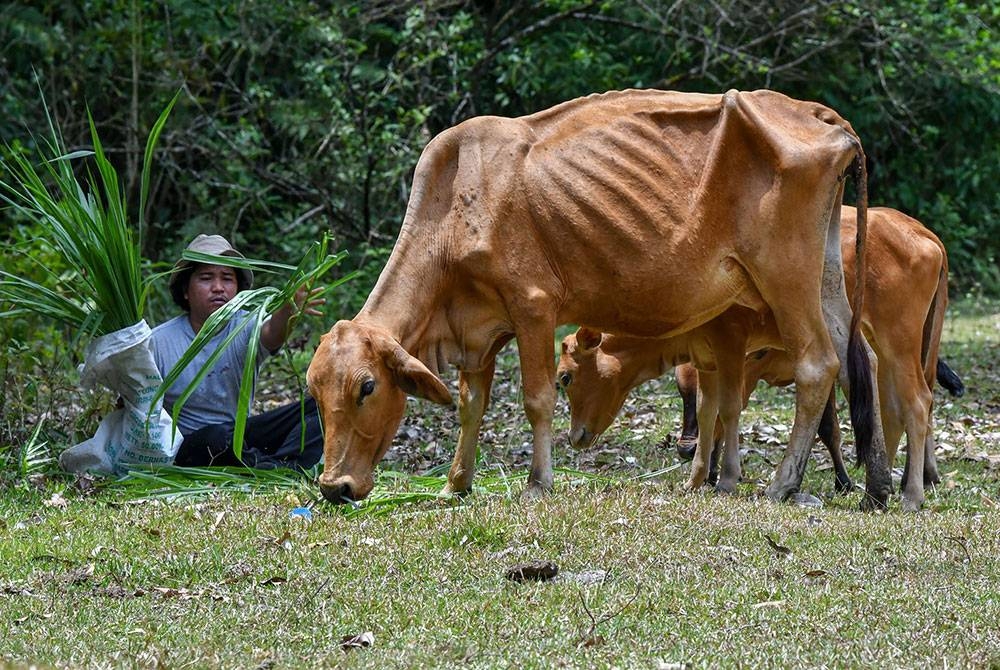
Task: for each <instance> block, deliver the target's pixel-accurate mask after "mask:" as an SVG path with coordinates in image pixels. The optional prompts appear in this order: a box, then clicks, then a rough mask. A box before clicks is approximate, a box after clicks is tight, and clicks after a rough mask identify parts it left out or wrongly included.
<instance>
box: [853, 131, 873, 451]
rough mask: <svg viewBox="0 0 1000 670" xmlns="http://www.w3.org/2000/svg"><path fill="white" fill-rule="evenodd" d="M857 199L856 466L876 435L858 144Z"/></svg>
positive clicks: (863, 178)
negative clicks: (864, 317)
mask: <svg viewBox="0 0 1000 670" xmlns="http://www.w3.org/2000/svg"><path fill="white" fill-rule="evenodd" d="M851 167H852V170H853V172H854V182H855V188H856V189H857V192H858V197H857V210H858V213H857V225H858V230H857V236H856V237H855V258H856V261H855V270H854V313H853V314H852V315H851V331H850V336H849V338H848V345H847V376H848V383H849V384H850V387H851V396H850V403H849V408H850V412H851V425H852V426H853V427H854V442H855V445H856V449H857V458H858V463H859V464H860V463H867V462H868V459H869V458H870V457H871V454H872V440H873V439H874V435H875V398H874V395H873V393H872V369H871V363H870V361H869V360H868V353H867V352H866V351H865V347H864V344H863V337H862V335H861V314H862V312H863V309H864V304H865V302H864V301H865V276H866V274H867V265H868V262H867V261H868V258H867V251H866V246H865V240H866V239H867V237H868V168H867V167H866V166H865V152H864V150H863V149H862V148H861V145H860V142H859V144H858V153H857V155H856V156H855V158H854V163H853V164H852V166H851Z"/></svg>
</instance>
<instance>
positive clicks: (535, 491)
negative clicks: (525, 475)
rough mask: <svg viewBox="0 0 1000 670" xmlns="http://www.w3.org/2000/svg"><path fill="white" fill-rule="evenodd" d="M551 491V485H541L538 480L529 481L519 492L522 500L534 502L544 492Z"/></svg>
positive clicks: (542, 496)
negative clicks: (522, 490)
mask: <svg viewBox="0 0 1000 670" xmlns="http://www.w3.org/2000/svg"><path fill="white" fill-rule="evenodd" d="M551 492H552V487H551V486H542V485H541V484H539V483H538V482H531V483H530V484H528V485H527V486H526V487H525V489H524V492H523V493H522V494H521V500H523V501H524V502H535V501H536V500H541V499H542V498H544V497H545V495H546V494H548V493H551Z"/></svg>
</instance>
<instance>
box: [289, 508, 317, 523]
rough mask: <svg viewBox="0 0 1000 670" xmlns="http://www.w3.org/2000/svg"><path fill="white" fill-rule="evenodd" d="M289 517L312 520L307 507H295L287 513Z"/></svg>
mask: <svg viewBox="0 0 1000 670" xmlns="http://www.w3.org/2000/svg"><path fill="white" fill-rule="evenodd" d="M288 518H289V519H295V518H302V519H305V520H306V521H312V519H313V513H312V510H310V509H309V508H308V507H296V508H294V509H292V511H291V512H289V513H288Z"/></svg>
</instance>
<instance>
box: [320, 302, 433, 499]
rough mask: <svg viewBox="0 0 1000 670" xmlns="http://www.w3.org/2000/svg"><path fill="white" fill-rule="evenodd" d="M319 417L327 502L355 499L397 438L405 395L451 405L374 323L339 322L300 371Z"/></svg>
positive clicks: (323, 488) (424, 370)
mask: <svg viewBox="0 0 1000 670" xmlns="http://www.w3.org/2000/svg"><path fill="white" fill-rule="evenodd" d="M306 380H307V382H308V384H309V393H310V394H312V397H313V398H315V400H316V404H317V405H318V406H319V413H320V417H321V419H322V421H323V433H324V444H323V456H324V465H323V474H321V475H320V477H319V487H320V491H321V492H322V493H323V497H324V498H326V499H327V500H329V501H331V502H344V501H349V500H360V499H362V498H364V497H365V496H367V495H368V494H369V493H370V492H371V490H372V487H373V486H374V478H373V473H374V470H375V466H376V465H377V464H378V462H379V461H380V460H382V457H383V456H384V455H385V452H386V451H387V450H388V449H389V445H390V444H391V443H392V438H393V437H394V436H395V435H396V429H397V428H399V422H400V421H401V420H402V418H403V410H404V407H405V403H406V394H407V393H409V394H411V395H415V396H418V397H421V398H426V399H428V400H431V401H433V402H437V403H441V404H446V405H448V404H451V402H452V400H451V394H450V393H449V392H448V388H447V387H446V386H445V385H444V384H443V383H442V382H441V380H440V379H438V378H437V377H436V376H435V375H434V374H433V373H431V371H430V370H428V369H427V368H426V367H425V366H424V364H423V363H421V362H420V361H419V360H417V359H416V358H414V357H413V356H411V355H410V354H409V353H407V352H406V350H405V349H403V347H402V346H400V344H399V342H397V341H396V340H395V339H394V338H393V337H392V336H391V335H390V334H389V333H388V331H386V330H384V329H382V328H379V327H377V326H372V325H366V324H361V323H355V322H354V321H338V322H337V323H336V324H334V326H333V328H331V329H330V332H328V333H326V334H325V335H323V337H322V338H321V340H320V343H319V346H318V347H317V348H316V353H315V354H313V358H312V361H311V362H310V363H309V370H308V372H307V373H306Z"/></svg>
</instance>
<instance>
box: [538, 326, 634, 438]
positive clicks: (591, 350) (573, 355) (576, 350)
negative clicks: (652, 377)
mask: <svg viewBox="0 0 1000 670" xmlns="http://www.w3.org/2000/svg"><path fill="white" fill-rule="evenodd" d="M601 337H602V336H601V333H599V332H597V331H594V330H591V329H589V328H580V329H579V330H578V331H576V333H574V334H572V335H567V336H566V337H565V338H563V341H562V352H561V353H560V355H559V365H558V367H557V369H556V380H557V382H558V384H559V386H560V387H561V388H562V389H563V390H564V391H565V392H566V397H567V398H568V399H569V407H570V419H571V423H570V431H569V441H570V444H571V445H572V446H573V447H575V448H576V449H585V448H587V447H589V446H591V445H592V444H594V442H595V441H596V440H597V438H598V436H600V434H601V433H603V432H604V431H605V430H607V429H608V426H610V425H611V422H612V421H614V419H615V416H617V414H618V411H619V410H620V409H621V408H622V405H623V404H625V397H626V396H627V395H628V392H629V390H630V387H626V386H624V385H623V383H622V382H623V379H622V366H621V361H620V360H619V359H618V358H617V357H615V356H612V355H609V354H607V353H605V352H604V351H602V350H601V346H600V345H601Z"/></svg>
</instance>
